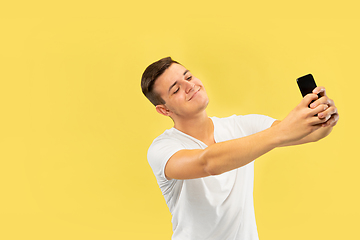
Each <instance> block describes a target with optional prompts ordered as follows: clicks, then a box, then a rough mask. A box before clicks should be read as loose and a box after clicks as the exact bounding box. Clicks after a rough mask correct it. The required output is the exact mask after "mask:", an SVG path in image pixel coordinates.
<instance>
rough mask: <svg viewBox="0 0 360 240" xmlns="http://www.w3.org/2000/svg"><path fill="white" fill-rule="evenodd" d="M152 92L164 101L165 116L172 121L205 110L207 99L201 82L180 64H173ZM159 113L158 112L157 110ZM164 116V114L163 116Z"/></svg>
mask: <svg viewBox="0 0 360 240" xmlns="http://www.w3.org/2000/svg"><path fill="white" fill-rule="evenodd" d="M154 90H155V91H156V92H157V93H159V94H160V96H161V97H162V98H163V99H164V101H165V104H164V105H158V106H157V110H158V107H161V106H163V107H164V109H165V110H168V112H167V113H168V114H166V115H167V116H170V117H172V118H173V119H174V120H175V118H178V117H180V118H181V117H190V116H191V115H193V114H198V113H200V112H201V111H203V110H205V108H206V106H207V105H208V103H209V98H208V96H207V94H206V91H205V88H204V86H203V84H202V83H201V81H200V80H199V79H198V78H196V77H194V76H193V75H192V74H191V73H190V71H189V70H187V69H186V68H185V67H184V66H182V65H180V64H176V63H173V64H172V65H171V66H170V67H169V68H168V69H166V70H165V72H164V73H163V74H161V75H160V77H159V78H158V79H157V80H156V82H155V85H154ZM158 111H159V110H158ZM164 115H165V114H164Z"/></svg>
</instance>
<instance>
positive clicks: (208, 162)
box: [200, 149, 224, 176]
mask: <svg viewBox="0 0 360 240" xmlns="http://www.w3.org/2000/svg"><path fill="white" fill-rule="evenodd" d="M200 158H201V161H202V162H203V163H204V171H205V172H206V173H207V174H208V175H211V176H215V175H220V174H222V173H224V171H222V170H221V169H222V168H221V166H220V165H219V162H221V161H219V160H218V159H217V158H216V157H214V156H211V153H209V151H207V150H206V149H205V151H203V153H202V154H201V156H200Z"/></svg>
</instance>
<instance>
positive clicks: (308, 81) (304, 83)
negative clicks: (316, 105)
mask: <svg viewBox="0 0 360 240" xmlns="http://www.w3.org/2000/svg"><path fill="white" fill-rule="evenodd" d="M296 82H297V84H298V86H299V89H300V92H301V94H302V96H303V97H305V95H306V94H309V93H312V91H313V90H314V89H315V88H316V83H315V80H314V77H313V75H312V74H308V75H305V76H302V77H299V78H298V79H296ZM318 97H319V98H320V97H321V95H320V93H319V94H318Z"/></svg>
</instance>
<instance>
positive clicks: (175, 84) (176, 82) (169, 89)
mask: <svg viewBox="0 0 360 240" xmlns="http://www.w3.org/2000/svg"><path fill="white" fill-rule="evenodd" d="M176 84H177V81H175V82H174V83H173V84H172V85H171V86H170V87H169V91H168V93H169V92H170V90H171V88H172V87H173V86H175V85H176Z"/></svg>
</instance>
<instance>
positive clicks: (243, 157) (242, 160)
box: [201, 128, 283, 175]
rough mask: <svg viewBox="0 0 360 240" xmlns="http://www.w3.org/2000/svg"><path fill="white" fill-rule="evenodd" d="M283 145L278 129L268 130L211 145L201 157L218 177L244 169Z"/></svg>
mask: <svg viewBox="0 0 360 240" xmlns="http://www.w3.org/2000/svg"><path fill="white" fill-rule="evenodd" d="M282 143H283V139H281V137H280V135H279V134H278V132H277V129H274V128H268V129H266V130H264V131H261V132H258V133H255V134H253V135H250V136H246V137H242V138H238V139H233V140H229V141H225V142H220V143H216V144H213V145H210V146H209V147H207V148H206V149H205V150H204V152H203V154H202V156H201V157H202V158H203V159H204V162H206V171H207V172H208V173H209V174H210V175H218V174H221V173H224V172H227V171H230V170H233V169H236V168H239V167H242V166H244V165H246V164H248V163H250V162H251V161H253V160H255V159H256V158H258V157H260V156H261V155H263V154H265V153H267V152H269V151H270V150H272V149H274V148H276V147H278V146H280V145H281V144H282Z"/></svg>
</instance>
